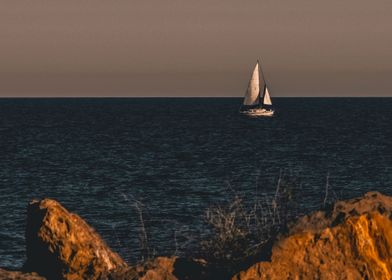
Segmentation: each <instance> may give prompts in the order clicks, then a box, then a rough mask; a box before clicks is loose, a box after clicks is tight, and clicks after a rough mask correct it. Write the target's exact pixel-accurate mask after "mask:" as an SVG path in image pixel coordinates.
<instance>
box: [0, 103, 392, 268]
mask: <svg viewBox="0 0 392 280" xmlns="http://www.w3.org/2000/svg"><path fill="white" fill-rule="evenodd" d="M274 101H275V102H274V103H275V107H276V116H275V117H273V118H263V119H251V118H246V117H243V116H240V115H239V114H238V113H237V112H238V108H239V105H240V103H241V100H240V99H0V188H1V193H0V221H1V226H0V267H3V266H6V267H19V266H21V265H22V263H23V261H24V226H25V218H26V205H27V204H28V202H29V201H30V200H32V199H33V198H44V197H51V198H55V199H57V200H59V201H60V202H61V203H63V204H64V205H65V206H66V207H67V208H68V209H70V210H72V211H75V212H77V213H78V214H79V215H80V216H82V217H83V218H85V219H86V220H87V221H88V222H89V223H90V224H92V225H93V226H94V227H95V228H96V229H97V231H98V232H99V233H100V234H101V235H102V236H103V237H104V239H105V240H106V241H107V242H108V243H109V245H110V246H111V247H113V248H114V249H115V250H116V251H118V252H119V253H120V254H121V255H122V256H123V257H124V258H125V259H127V260H128V261H134V260H136V259H137V257H138V255H139V241H138V234H139V225H140V223H139V219H138V215H137V211H135V209H134V207H132V205H131V202H130V201H129V200H132V197H134V198H136V199H138V200H140V201H141V202H142V203H143V204H144V211H145V213H144V215H145V219H146V224H147V225H146V226H148V230H149V238H150V239H151V240H150V242H151V243H153V244H154V247H155V248H156V251H157V254H171V253H173V252H174V250H175V249H176V248H175V245H174V244H175V243H176V242H174V240H177V243H178V246H179V248H177V249H178V250H180V251H181V250H185V249H186V248H189V246H192V244H195V243H197V242H198V241H199V240H200V237H199V234H200V232H201V231H203V223H204V222H203V213H204V211H205V209H206V208H207V207H208V206H210V205H213V204H216V203H219V202H220V201H222V200H224V199H226V198H227V197H228V196H229V195H230V194H229V193H230V192H229V191H228V184H230V185H231V186H232V188H233V189H235V190H237V191H238V192H239V193H241V194H243V195H245V196H249V197H252V196H253V195H254V190H255V185H256V183H255V182H256V181H257V180H260V181H261V182H262V184H261V190H262V191H264V192H267V193H268V192H272V191H273V189H274V186H275V183H276V179H277V177H278V175H279V172H280V171H281V170H283V171H284V172H289V173H290V174H293V175H294V176H297V177H298V178H300V181H301V182H302V188H303V194H302V196H303V203H304V205H305V207H306V208H307V209H308V210H311V209H314V208H316V207H318V205H319V203H320V200H321V199H322V197H321V196H322V193H323V191H324V186H325V180H326V175H327V173H329V174H330V183H331V185H332V186H333V189H334V190H335V192H336V193H339V194H340V195H341V196H342V197H352V196H356V195H361V194H362V193H364V192H366V191H369V190H379V191H382V192H384V193H386V194H392V154H391V152H390V151H391V147H392V99H349V98H340V99H301V98H293V99H279V98H275V99H274ZM126 198H127V199H128V200H127V199H126Z"/></svg>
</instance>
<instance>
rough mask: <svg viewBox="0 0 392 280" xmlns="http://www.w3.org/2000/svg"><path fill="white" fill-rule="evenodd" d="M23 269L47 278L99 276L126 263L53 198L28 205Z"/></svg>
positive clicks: (123, 266) (94, 277) (119, 268)
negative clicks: (25, 252)
mask: <svg viewBox="0 0 392 280" xmlns="http://www.w3.org/2000/svg"><path fill="white" fill-rule="evenodd" d="M27 213H28V216H27V227H26V251H27V261H26V263H25V266H24V270H26V271H34V272H37V273H38V274H40V275H43V276H45V277H46V278H48V279H55V280H59V279H69V280H71V279H72V280H76V279H101V278H103V277H104V275H107V274H108V273H110V272H111V271H114V270H121V269H125V268H126V267H127V264H126V263H125V262H124V261H123V260H122V259H121V257H120V256H119V255H117V254H116V253H114V252H112V250H111V249H110V248H109V247H108V246H107V245H106V244H105V242H104V241H103V240H102V239H101V237H100V236H99V235H98V233H96V232H95V230H94V229H93V228H92V227H90V226H89V225H88V224H87V223H86V222H85V221H84V220H83V219H82V218H80V217H79V216H78V215H76V214H73V213H70V212H68V211H67V210H66V209H65V208H64V207H63V206H61V205H60V203H58V202H57V201H55V200H52V199H44V200H41V201H33V202H31V203H30V204H29V206H28V211H27Z"/></svg>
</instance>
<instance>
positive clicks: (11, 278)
mask: <svg viewBox="0 0 392 280" xmlns="http://www.w3.org/2000/svg"><path fill="white" fill-rule="evenodd" d="M0 280H45V278H44V277H41V276H38V275H37V274H35V273H23V272H20V271H8V270H5V269H1V268H0Z"/></svg>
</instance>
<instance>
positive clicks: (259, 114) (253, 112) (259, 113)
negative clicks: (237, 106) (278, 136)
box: [241, 109, 274, 117]
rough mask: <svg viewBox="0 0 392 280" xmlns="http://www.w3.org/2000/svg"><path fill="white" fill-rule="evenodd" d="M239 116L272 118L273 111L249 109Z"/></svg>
mask: <svg viewBox="0 0 392 280" xmlns="http://www.w3.org/2000/svg"><path fill="white" fill-rule="evenodd" d="M241 114H243V115H246V116H249V117H272V116H273V115H274V111H273V110H266V109H249V110H246V111H242V112H241Z"/></svg>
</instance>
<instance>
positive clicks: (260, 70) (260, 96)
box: [257, 60, 267, 105]
mask: <svg viewBox="0 0 392 280" xmlns="http://www.w3.org/2000/svg"><path fill="white" fill-rule="evenodd" d="M257 65H259V73H261V76H262V77H263V82H264V86H263V93H261V90H260V89H259V105H260V104H261V105H263V101H262V100H263V99H264V94H265V88H266V87H267V83H266V82H265V79H264V72H263V69H262V68H261V66H260V62H259V60H257ZM259 79H260V74H259Z"/></svg>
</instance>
